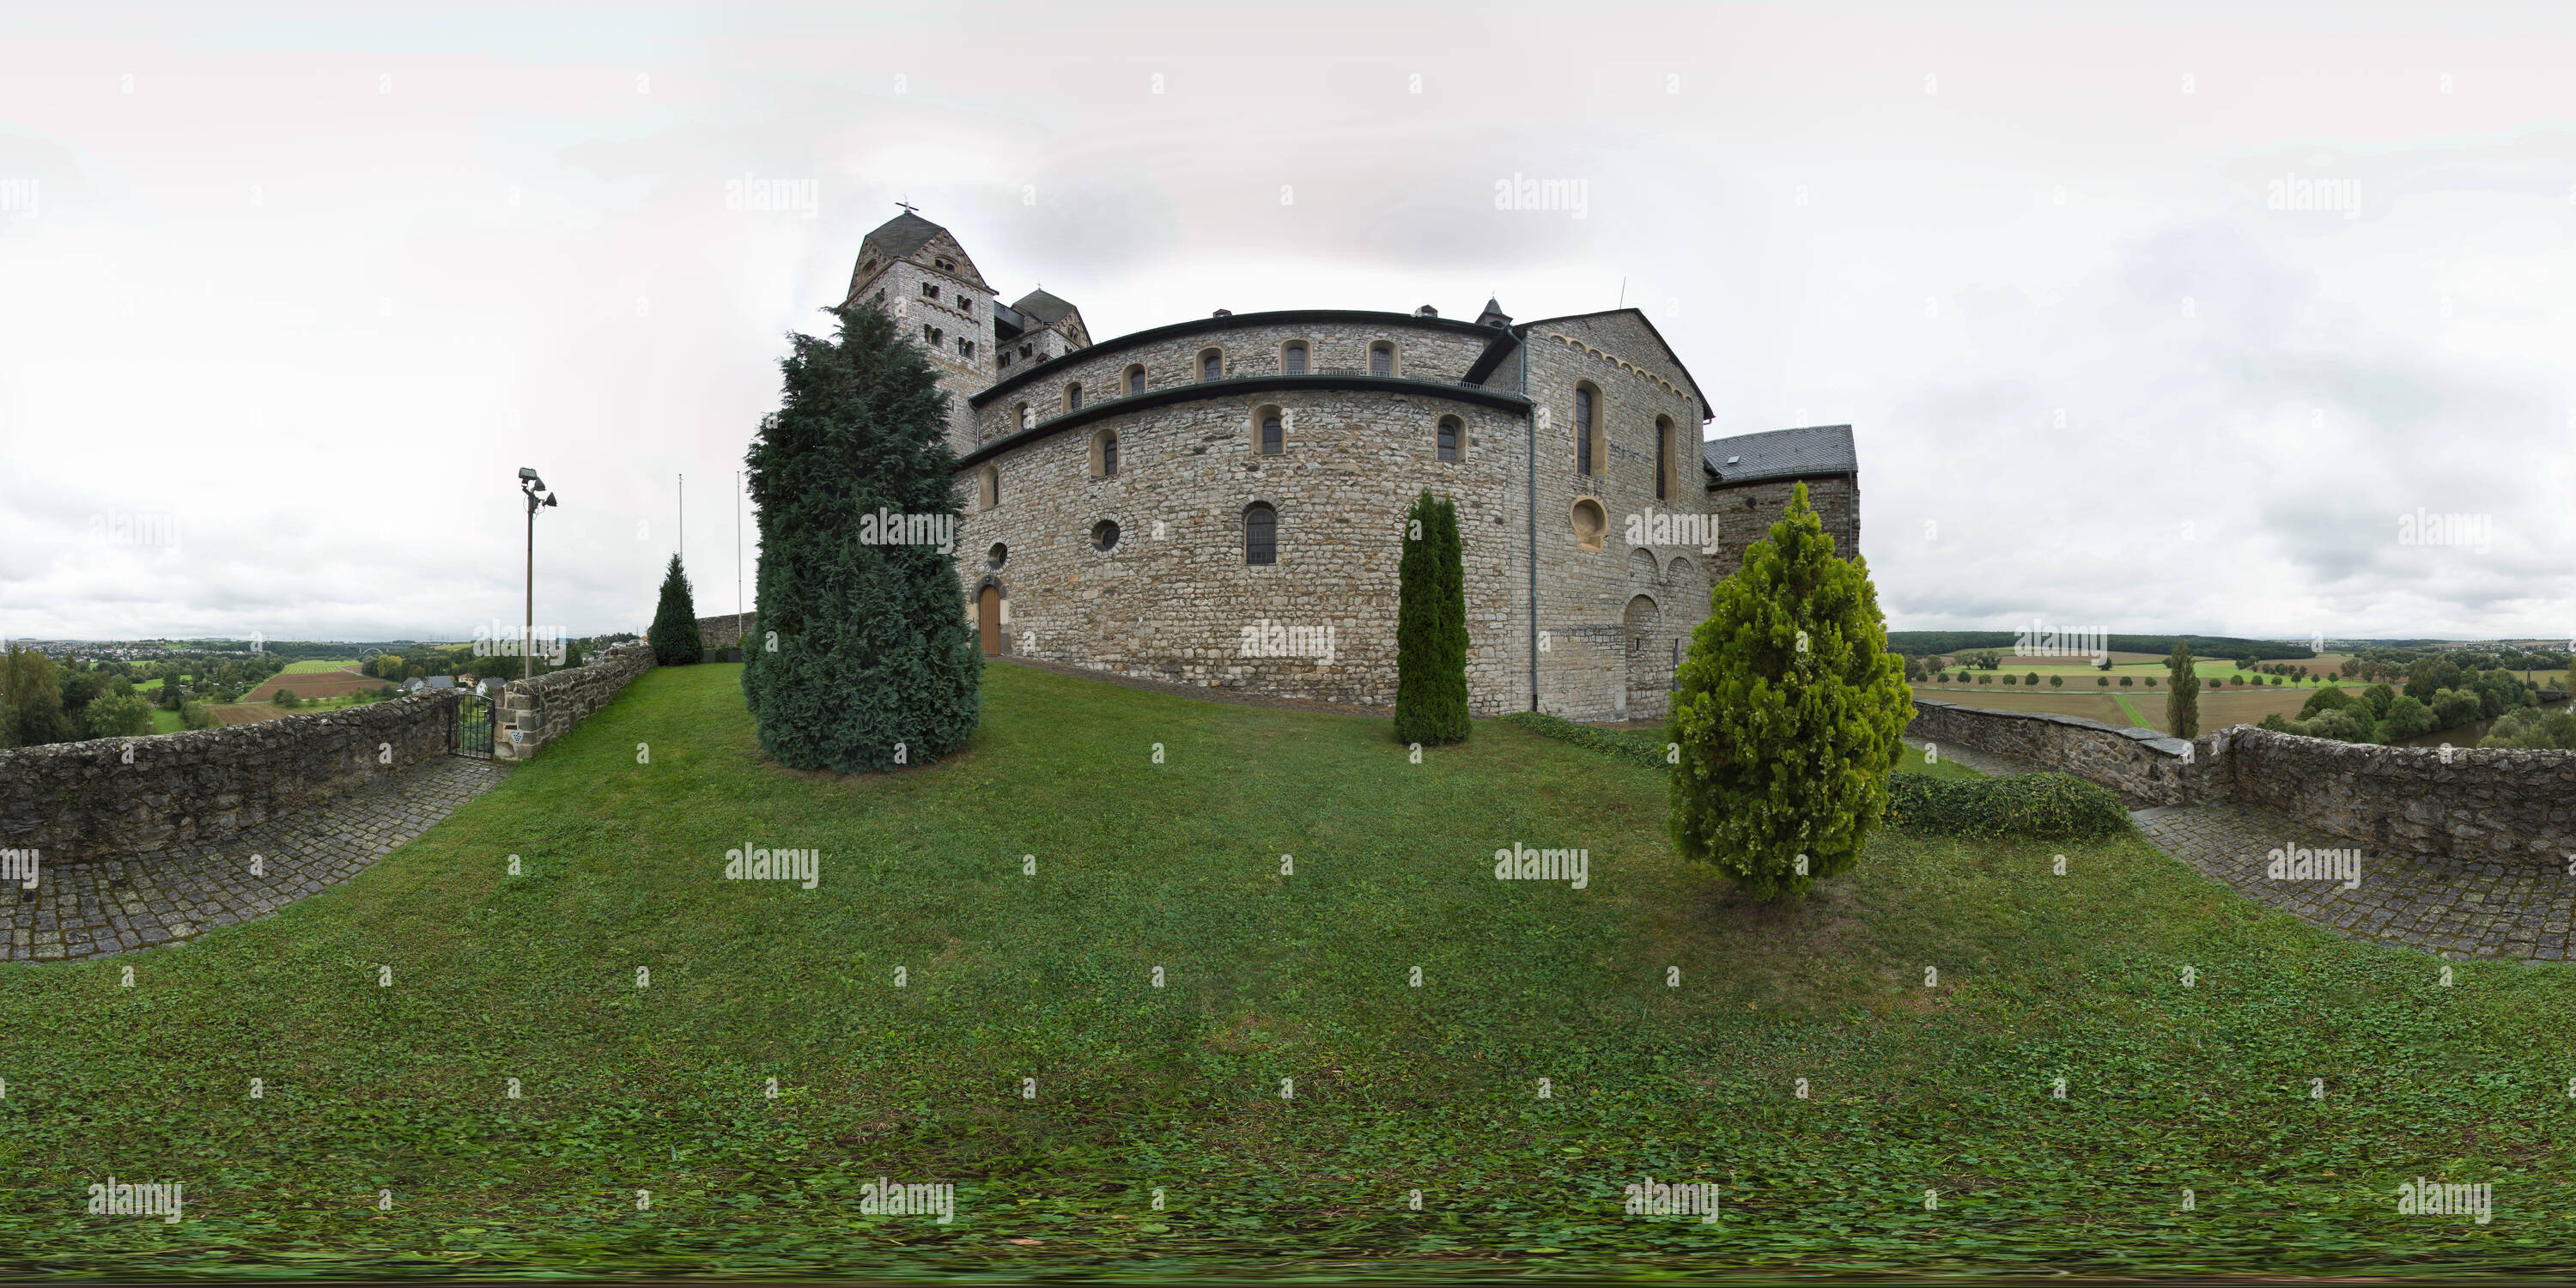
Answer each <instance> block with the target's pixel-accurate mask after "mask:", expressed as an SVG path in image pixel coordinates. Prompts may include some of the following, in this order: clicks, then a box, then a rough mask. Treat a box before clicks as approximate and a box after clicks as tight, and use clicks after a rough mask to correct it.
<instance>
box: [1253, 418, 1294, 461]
mask: <svg viewBox="0 0 2576 1288" xmlns="http://www.w3.org/2000/svg"><path fill="white" fill-rule="evenodd" d="M1252 419H1253V423H1254V424H1256V425H1258V426H1260V427H1261V439H1260V451H1261V454H1262V455H1264V456H1277V455H1278V454H1280V453H1281V452H1284V451H1287V450H1288V414H1287V413H1286V412H1284V411H1282V410H1280V409H1279V408H1277V407H1263V408H1261V409H1260V410H1258V411H1255V412H1253V413H1252Z"/></svg>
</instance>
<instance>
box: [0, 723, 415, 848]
mask: <svg viewBox="0 0 2576 1288" xmlns="http://www.w3.org/2000/svg"><path fill="white" fill-rule="evenodd" d="M458 696H459V695H458V694H456V693H455V692H453V691H448V690H433V691H430V692H426V693H419V694H414V695H412V696H410V697H406V698H396V699H394V700H392V701H389V702H380V703H373V704H370V705H367V706H362V707H350V708H347V709H345V710H339V711H332V712H327V713H324V712H314V713H310V714H306V715H292V716H286V717H283V718H280V719H276V720H264V721H260V722H258V723H256V724H246V725H232V726H228V727H226V728H221V729H199V730H191V731H188V732H185V733H170V734H159V735H155V736H150V737H142V738H100V739H95V740H92V741H89V742H74V743H55V744H52V745H49V746H42V747H19V748H13V749H11V750H7V751H0V848H6V849H34V850H37V851H40V852H41V859H42V861H43V862H45V863H49V864H51V863H81V862H88V861H93V860H97V859H107V858H118V857H123V856H127V855H132V854H137V853H142V852H145V851H150V850H158V849H163V848H166V847H169V846H174V845H183V844H189V843H196V842H207V841H212V840H215V839H217V838H220V837H221V836H223V835H224V834H226V833H229V832H233V831H237V830H239V829H241V828H245V827H249V826H251V825H253V824H256V823H259V822H261V821H263V820H265V819H267V818H269V817H270V816H272V815H275V814H278V813H281V812H283V811H286V810H291V809H296V808H300V807H302V806H306V805H311V804H313V803H315V802H318V801H320V800H323V799H325V798H327V797H330V796H333V795H336V794H338V793H340V792H343V791H346V790H348V789H349V788H351V787H355V786H357V785H359V784H361V783H364V782H366V781H367V780H368V779H369V778H371V777H374V776H375V775H378V774H384V773H390V772H392V771H394V770H397V769H402V768H405V767H407V766H410V765H412V764H416V763H418V762H419V761H422V760H425V759H428V758H430V757H433V756H443V755H446V754H447V751H448V747H449V740H450V738H451V737H452V736H453V730H454V726H455V721H456V708H457V701H458Z"/></svg>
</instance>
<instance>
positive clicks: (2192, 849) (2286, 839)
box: [2130, 803, 2576, 962]
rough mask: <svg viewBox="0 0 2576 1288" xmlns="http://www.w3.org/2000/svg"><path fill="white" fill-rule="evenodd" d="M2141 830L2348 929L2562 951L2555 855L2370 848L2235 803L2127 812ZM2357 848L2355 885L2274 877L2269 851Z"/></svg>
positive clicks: (2560, 875) (2322, 921) (2532, 954)
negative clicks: (2452, 854)
mask: <svg viewBox="0 0 2576 1288" xmlns="http://www.w3.org/2000/svg"><path fill="white" fill-rule="evenodd" d="M2130 817H2131V818H2133V819H2135V820H2136V821H2137V823H2138V827H2139V829H2140V830H2141V831H2143V832H2145V833H2146V834H2147V839H2148V840H2151V841H2153V842H2155V843H2156V844H2157V845H2158V846H2159V847H2161V848H2163V850H2164V851H2165V853H2167V854H2170V855H2172V856H2174V857H2175V858H2177V859H2180V860H2182V861H2183V862H2185V863H2188V864H2190V865H2191V866H2192V867H2194V868H2197V869H2199V871H2200V872H2201V873H2202V874H2203V875H2205V876H2207V877H2210V878H2211V879H2213V880H2216V881H2222V882H2225V883H2226V884H2228V885H2230V886H2233V887H2235V888H2236V890H2237V891H2239V892H2240V893H2242V894H2244V895H2246V896H2247V897H2249V898H2251V899H2253V900H2254V901H2255V902H2257V903H2263V904H2269V905H2271V906H2272V907H2275V908H2279V909H2281V910H2282V911H2284V912H2288V913H2291V914H2293V915H2295V916H2297V917H2299V918H2300V919H2301V920H2303V921H2309V922H2313V923H2315V924H2317V925H2320V926H2324V927H2326V928H2327V929H2329V930H2332V931H2334V932H2335V933H2336V934H2339V935H2342V936H2343V937H2345V938H2347V939H2363V940H2369V941H2371V942H2373V943H2382V944H2401V945H2404V946H2406V947H2410V948H2421V949H2423V950H2424V951H2426V952H2429V953H2434V954H2437V955H2440V956H2443V957H2453V958H2460V957H2516V958H2522V959H2524V960H2526V961H2550V962H2557V961H2566V960H2568V951H2569V948H2570V947H2571V945H2570V943H2569V939H2570V933H2569V931H2570V924H2571V921H2576V877H2570V876H2569V875H2567V869H2566V867H2565V866H2564V865H2560V864H2510V865H2508V864H2502V863H2467V862H2451V861H2447V860H2443V859H2434V858H2425V857H2421V856H2416V855H2398V854H2390V853H2384V852H2381V851H2378V850H2373V849H2371V848H2370V847H2369V846H2367V845H2365V844H2363V843H2362V842H2359V841H2351V840H2346V839H2344V838H2342V837H2338V836H2333V835H2330V834H2328V833H2325V832H2320V831H2317V830H2316V829H2314V828H2311V827H2307V826H2305V825H2303V824H2300V823H2296V822H2293V821H2291V820H2289V819H2286V818H2283V817H2281V816H2279V815H2277V814H2272V813H2269V812H2267V811H2264V810H2259V809H2254V808H2252V807H2249V806H2244V805H2237V804H2232V803H2222V804H2211V805H2193V806H2178V807H2169V808H2163V809H2142V810H2137V811H2134V812H2132V813H2131V815H2130ZM2293 845H2298V846H2305V847H2307V848H2309V849H2315V850H2360V851H2362V855H2361V873H2360V876H2361V884H2360V885H2359V886H2358V887H2357V888H2354V889H2350V890H2347V889H2344V888H2343V887H2344V883H2343V882H2341V881H2331V880H2327V881H2275V880H2273V879H2271V877H2270V876H2269V875H2268V874H2267V872H2266V868H2267V867H2268V866H2269V863H2270V855H2271V852H2272V851H2273V850H2276V849H2286V848H2287V847H2290V846H2293Z"/></svg>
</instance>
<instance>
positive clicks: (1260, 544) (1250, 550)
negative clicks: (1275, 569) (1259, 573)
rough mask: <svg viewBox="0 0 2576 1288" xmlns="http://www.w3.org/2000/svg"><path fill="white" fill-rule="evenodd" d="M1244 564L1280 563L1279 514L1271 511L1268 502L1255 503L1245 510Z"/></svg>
mask: <svg viewBox="0 0 2576 1288" xmlns="http://www.w3.org/2000/svg"><path fill="white" fill-rule="evenodd" d="M1243 562H1245V563H1247V564H1275V563H1277V562H1279V512H1278V511H1277V510H1273V509H1271V508H1270V505H1269V503H1268V502H1264V501H1255V502H1253V503H1252V504H1251V505H1249V506H1247V507H1245V508H1244V511H1243Z"/></svg>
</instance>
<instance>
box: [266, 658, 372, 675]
mask: <svg viewBox="0 0 2576 1288" xmlns="http://www.w3.org/2000/svg"><path fill="white" fill-rule="evenodd" d="M357 665H358V660H357V659H356V658H348V659H344V660H341V661H336V662H335V661H328V660H324V659H320V658H310V659H307V660H305V661H302V662H289V663H287V664H286V669H285V670H283V671H280V672H278V674H280V675H311V674H312V673H314V672H316V671H346V670H351V669H354V668H355V667H356V666H357Z"/></svg>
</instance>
